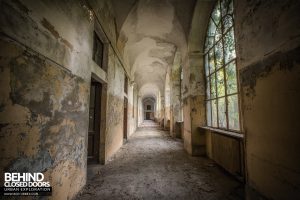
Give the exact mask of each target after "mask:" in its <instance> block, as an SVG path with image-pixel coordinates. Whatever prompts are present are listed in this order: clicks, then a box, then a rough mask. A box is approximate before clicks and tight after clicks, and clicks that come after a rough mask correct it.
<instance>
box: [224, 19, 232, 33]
mask: <svg viewBox="0 0 300 200" xmlns="http://www.w3.org/2000/svg"><path fill="white" fill-rule="evenodd" d="M222 23H223V27H224V33H226V31H227V30H228V29H229V28H230V27H232V26H233V20H232V17H231V16H230V15H226V16H225V17H224V18H223V20H222Z"/></svg>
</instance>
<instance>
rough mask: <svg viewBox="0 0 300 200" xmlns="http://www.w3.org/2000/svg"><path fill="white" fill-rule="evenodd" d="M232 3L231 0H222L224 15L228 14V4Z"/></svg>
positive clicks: (222, 12)
mask: <svg viewBox="0 0 300 200" xmlns="http://www.w3.org/2000/svg"><path fill="white" fill-rule="evenodd" d="M229 3H230V0H222V1H221V14H222V16H225V15H226V14H227V9H228V5H229Z"/></svg>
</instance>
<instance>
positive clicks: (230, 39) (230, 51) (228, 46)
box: [224, 28, 236, 64]
mask: <svg viewBox="0 0 300 200" xmlns="http://www.w3.org/2000/svg"><path fill="white" fill-rule="evenodd" d="M224 50H225V52H224V54H225V55H224V56H225V64H226V63H228V62H229V61H231V60H232V59H234V58H235V57H236V54H235V43H234V32H233V28H231V29H230V30H229V32H228V33H226V35H225V37H224Z"/></svg>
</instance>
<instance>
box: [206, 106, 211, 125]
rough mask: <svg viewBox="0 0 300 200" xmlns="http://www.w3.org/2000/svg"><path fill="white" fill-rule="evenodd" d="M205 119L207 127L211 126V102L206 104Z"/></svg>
mask: <svg viewBox="0 0 300 200" xmlns="http://www.w3.org/2000/svg"><path fill="white" fill-rule="evenodd" d="M206 119H207V125H208V126H211V101H207V102H206Z"/></svg>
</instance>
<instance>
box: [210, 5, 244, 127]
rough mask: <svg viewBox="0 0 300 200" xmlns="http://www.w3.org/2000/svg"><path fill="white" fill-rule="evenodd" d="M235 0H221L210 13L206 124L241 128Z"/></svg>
mask: <svg viewBox="0 0 300 200" xmlns="http://www.w3.org/2000/svg"><path fill="white" fill-rule="evenodd" d="M233 20H234V16H233V1H232V0H219V1H218V2H217V3H216V5H215V8H214V10H213V12H212V14H211V17H210V21H209V24H208V29H207V36H206V42H205V56H204V62H205V63H204V64H205V74H206V83H207V84H206V116H207V125H208V126H211V127H215V128H221V129H226V130H235V131H239V130H240V117H239V106H238V105H239V100H238V87H237V73H236V53H235V39H234V27H233V24H234V23H233Z"/></svg>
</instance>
